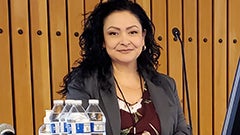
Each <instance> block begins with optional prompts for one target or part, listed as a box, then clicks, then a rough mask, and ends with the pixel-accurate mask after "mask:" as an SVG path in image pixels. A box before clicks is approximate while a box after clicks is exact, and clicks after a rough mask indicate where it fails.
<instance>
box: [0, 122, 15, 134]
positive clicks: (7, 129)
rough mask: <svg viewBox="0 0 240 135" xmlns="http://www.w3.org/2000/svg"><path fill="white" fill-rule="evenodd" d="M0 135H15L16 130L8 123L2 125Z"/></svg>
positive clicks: (0, 125)
mask: <svg viewBox="0 0 240 135" xmlns="http://www.w3.org/2000/svg"><path fill="white" fill-rule="evenodd" d="M0 135H15V130H14V128H13V127H12V126H11V125H9V124H6V123H2V124H0Z"/></svg>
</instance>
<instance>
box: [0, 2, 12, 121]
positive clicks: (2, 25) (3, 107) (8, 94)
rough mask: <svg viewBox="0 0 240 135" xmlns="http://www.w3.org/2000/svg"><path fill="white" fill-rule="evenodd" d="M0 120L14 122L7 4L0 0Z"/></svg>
mask: <svg viewBox="0 0 240 135" xmlns="http://www.w3.org/2000/svg"><path fill="white" fill-rule="evenodd" d="M0 16H1V19H0V63H1V64H0V86H1V88H0V89H1V93H2V94H0V122H6V123H10V124H14V123H13V121H14V118H13V116H14V115H13V109H14V107H13V98H14V97H13V93H12V81H11V79H12V73H11V62H12V61H11V47H10V37H9V6H8V1H7V0H0Z"/></svg>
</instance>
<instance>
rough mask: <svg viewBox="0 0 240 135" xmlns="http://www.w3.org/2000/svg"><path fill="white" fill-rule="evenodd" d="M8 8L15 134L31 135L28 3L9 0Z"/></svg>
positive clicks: (31, 107)
mask: <svg viewBox="0 0 240 135" xmlns="http://www.w3.org/2000/svg"><path fill="white" fill-rule="evenodd" d="M10 6H11V28H12V29H11V30H12V53H13V64H12V66H13V77H14V81H13V85H14V86H13V89H14V104H15V106H14V107H15V108H14V112H15V116H16V120H15V125H16V130H17V133H16V134H18V135H24V134H25V135H26V134H28V135H31V134H33V102H32V91H31V87H32V82H31V61H30V59H31V58H30V44H29V40H30V38H29V14H28V1H27V0H21V1H19V0H11V1H10ZM23 123H24V124H23ZM26 125H28V126H26Z"/></svg>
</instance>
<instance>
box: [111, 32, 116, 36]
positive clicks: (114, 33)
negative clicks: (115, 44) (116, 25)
mask: <svg viewBox="0 0 240 135" xmlns="http://www.w3.org/2000/svg"><path fill="white" fill-rule="evenodd" d="M109 35H113V36H116V35H118V33H117V32H109Z"/></svg>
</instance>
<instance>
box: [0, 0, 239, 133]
mask: <svg viewBox="0 0 240 135" xmlns="http://www.w3.org/2000/svg"><path fill="white" fill-rule="evenodd" d="M100 1H101V0H44V1H42V0H0V16H1V19H0V55H1V56H0V63H1V65H0V85H1V93H3V94H1V95H0V123H9V124H12V125H13V126H14V128H15V129H16V132H17V134H18V135H26V134H27V135H31V134H35V135H37V131H38V128H39V127H40V125H41V124H42V123H43V117H44V115H45V110H46V109H50V108H51V105H52V101H53V100H54V99H60V98H61V97H60V95H58V94H57V93H56V92H57V91H58V90H60V89H61V88H60V85H61V83H62V79H63V77H64V75H65V74H66V73H67V72H68V71H70V70H71V67H72V66H74V62H75V60H76V59H78V58H80V55H79V53H80V48H79V45H78V40H79V39H78V38H79V36H80V34H81V32H82V30H83V21H84V18H85V17H86V16H84V14H85V13H88V12H90V11H92V10H93V8H94V7H95V5H96V4H97V3H98V2H100ZM104 1H107V0H104ZM133 1H135V2H137V3H139V4H140V5H141V6H142V7H143V8H144V9H145V11H146V13H147V15H148V16H149V17H150V19H151V20H152V21H153V23H154V24H155V38H156V40H157V42H158V43H159V44H160V45H161V47H162V48H163V49H162V53H161V57H160V59H159V64H160V66H159V69H158V71H159V72H162V73H165V74H168V75H170V76H171V77H173V78H174V79H175V81H176V84H177V89H178V93H179V96H180V100H181V102H182V105H183V109H184V113H185V116H186V119H187V121H188V122H189V120H188V111H187V101H186V92H185V90H184V88H183V86H184V83H183V81H182V76H183V75H182V58H181V45H180V43H179V41H174V40H173V35H172V28H173V27H178V28H179V30H180V32H181V38H182V40H183V41H184V49H185V59H186V68H187V78H188V88H189V95H190V105H191V106H190V107H191V116H192V126H193V134H194V135H219V134H220V133H221V128H222V125H223V120H224V116H225V112H226V109H227V101H228V98H229V94H230V92H231V88H232V83H233V77H234V74H235V69H236V66H237V60H238V59H239V56H240V45H239V40H240V25H239V24H240V14H239V13H238V8H239V7H240V2H239V0H231V1H227V0H212V1H209V0H184V1H175V0H148V1H146V0H133Z"/></svg>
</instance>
